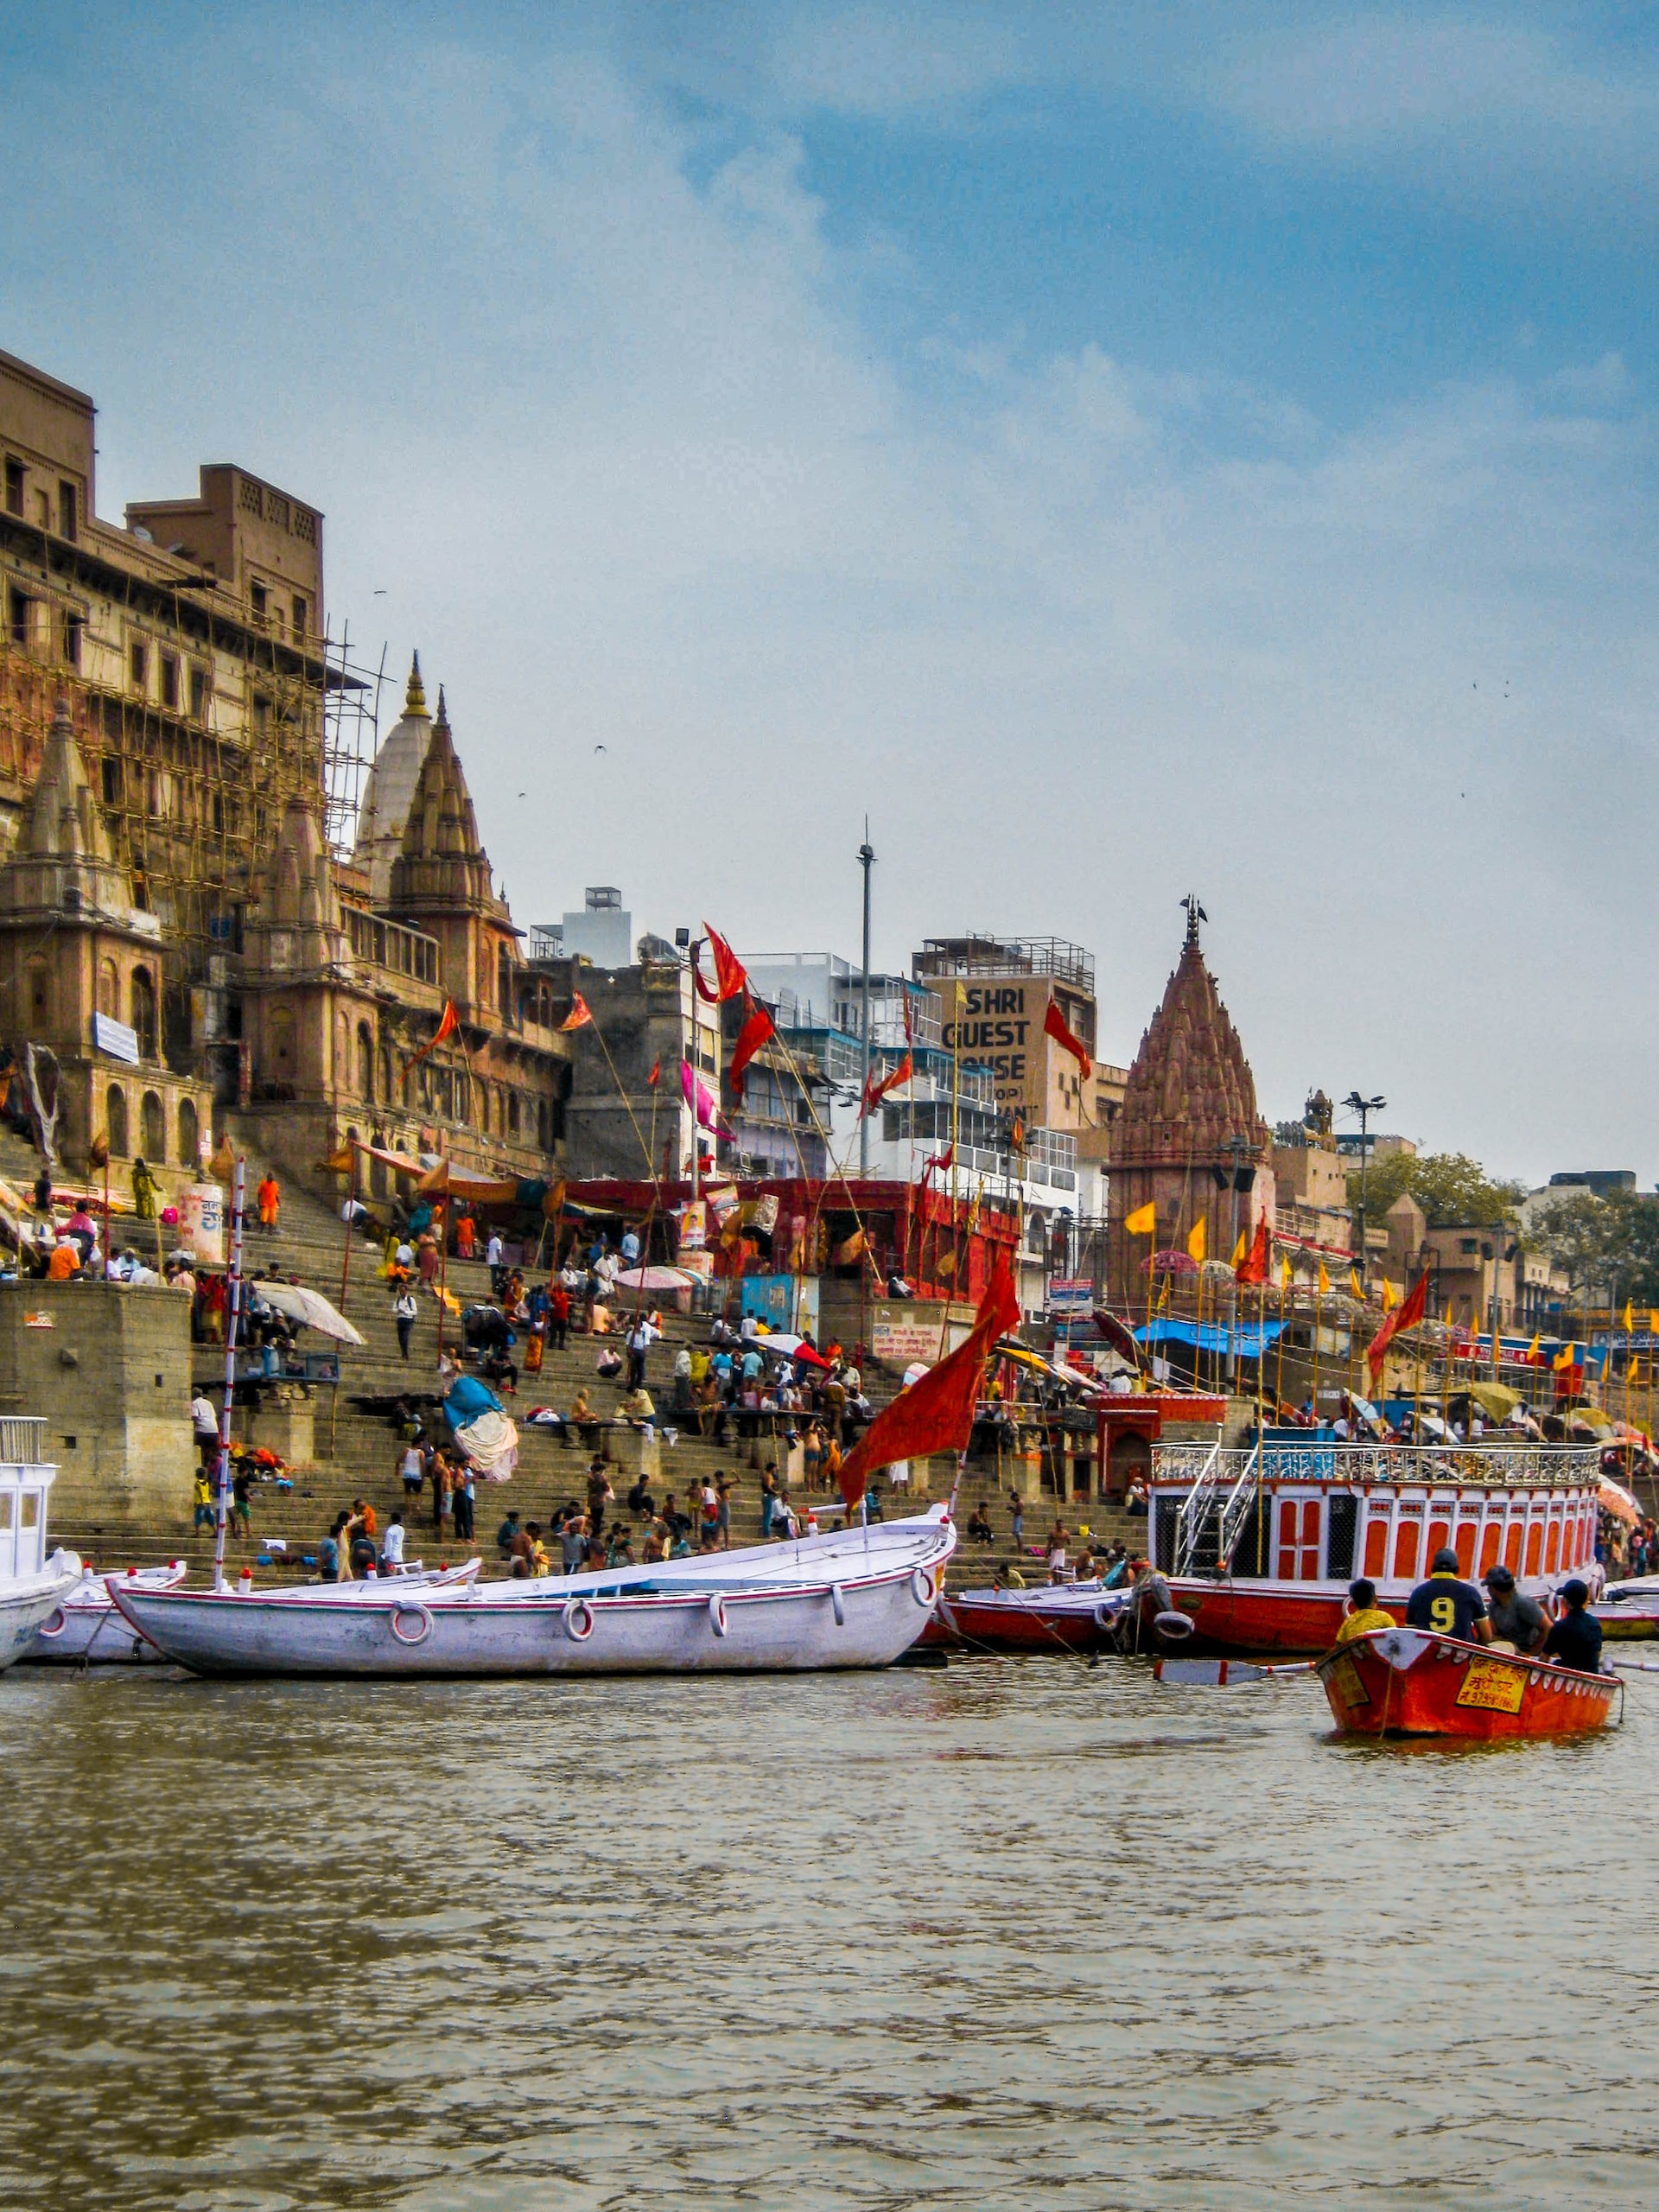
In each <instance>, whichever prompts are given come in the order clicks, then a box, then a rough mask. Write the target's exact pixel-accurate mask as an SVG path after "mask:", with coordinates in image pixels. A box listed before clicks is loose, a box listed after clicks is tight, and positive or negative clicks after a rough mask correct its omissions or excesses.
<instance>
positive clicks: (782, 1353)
mask: <svg viewBox="0 0 1659 2212" xmlns="http://www.w3.org/2000/svg"><path fill="white" fill-rule="evenodd" d="M760 1349H761V1351H771V1352H776V1353H777V1355H778V1357H779V1359H793V1360H804V1362H805V1363H806V1364H807V1366H809V1367H823V1368H827V1367H828V1366H829V1361H828V1360H827V1359H826V1358H825V1357H824V1356H823V1353H822V1352H821V1351H818V1350H817V1347H816V1346H815V1345H812V1344H808V1342H807V1341H806V1338H804V1337H791V1336H788V1335H786V1334H785V1332H783V1331H782V1330H779V1329H774V1330H773V1331H772V1334H771V1335H770V1336H768V1337H762V1338H760Z"/></svg>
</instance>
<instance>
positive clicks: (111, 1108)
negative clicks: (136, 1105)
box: [104, 1083, 127, 1160]
mask: <svg viewBox="0 0 1659 2212" xmlns="http://www.w3.org/2000/svg"><path fill="white" fill-rule="evenodd" d="M104 1129H105V1135H107V1137H108V1138H109V1140H110V1157H111V1159H112V1160H124V1159H125V1158H126V1156H127V1094H126V1092H125V1091H124V1090H122V1088H121V1086H120V1084H118V1083H112V1084H111V1085H110V1090H109V1096H107V1097H106V1098H105V1101H104Z"/></svg>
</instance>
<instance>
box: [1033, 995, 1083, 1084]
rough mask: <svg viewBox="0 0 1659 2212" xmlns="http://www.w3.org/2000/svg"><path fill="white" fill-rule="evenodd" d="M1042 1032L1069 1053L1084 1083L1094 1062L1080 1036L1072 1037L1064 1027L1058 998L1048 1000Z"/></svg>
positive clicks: (1063, 1016)
mask: <svg viewBox="0 0 1659 2212" xmlns="http://www.w3.org/2000/svg"><path fill="white" fill-rule="evenodd" d="M1043 1034H1044V1035H1045V1036H1046V1037H1052V1039H1054V1041H1055V1043H1056V1044H1057V1045H1058V1046H1062V1047H1063V1048H1064V1050H1065V1051H1066V1052H1070V1053H1071V1057H1072V1058H1073V1059H1074V1060H1075V1061H1076V1062H1077V1066H1078V1069H1079V1070H1080V1071H1081V1073H1082V1076H1083V1079H1084V1082H1085V1083H1086V1082H1087V1081H1088V1080H1089V1077H1090V1076H1091V1075H1092V1074H1093V1073H1094V1070H1095V1064H1094V1062H1093V1061H1092V1060H1091V1059H1090V1057H1089V1053H1088V1051H1087V1048H1086V1047H1085V1046H1084V1041H1083V1039H1082V1038H1081V1037H1074V1036H1073V1035H1072V1034H1071V1031H1070V1030H1069V1029H1068V1028H1067V1027H1066V1026H1065V1015H1064V1014H1062V1013H1061V1012H1060V1002H1059V1001H1058V999H1050V1001H1049V1002H1048V1012H1047V1013H1046V1014H1045V1015H1044V1016H1043Z"/></svg>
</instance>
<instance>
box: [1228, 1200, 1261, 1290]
mask: <svg viewBox="0 0 1659 2212" xmlns="http://www.w3.org/2000/svg"><path fill="white" fill-rule="evenodd" d="M1267 1279H1268V1217H1267V1216H1266V1214H1263V1215H1262V1218H1261V1220H1260V1221H1259V1222H1257V1224H1256V1225H1255V1241H1254V1242H1253V1243H1252V1244H1251V1246H1250V1249H1249V1251H1248V1252H1247V1253H1246V1254H1245V1255H1244V1257H1243V1259H1242V1260H1241V1261H1240V1262H1239V1263H1238V1265H1237V1267H1236V1268H1235V1269H1234V1271H1233V1281H1235V1282H1238V1283H1252V1282H1266V1281H1267Z"/></svg>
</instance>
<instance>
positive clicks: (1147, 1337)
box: [1135, 1321, 1285, 1359]
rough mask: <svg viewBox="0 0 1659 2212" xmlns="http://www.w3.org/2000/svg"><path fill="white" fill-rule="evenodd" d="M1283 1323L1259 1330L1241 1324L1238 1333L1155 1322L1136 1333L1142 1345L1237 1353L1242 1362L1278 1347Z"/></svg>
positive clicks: (1247, 1323) (1249, 1323)
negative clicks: (1267, 1348)
mask: <svg viewBox="0 0 1659 2212" xmlns="http://www.w3.org/2000/svg"><path fill="white" fill-rule="evenodd" d="M1284 1330H1285V1324H1284V1323H1283V1322H1282V1321H1269V1322H1268V1325H1267V1326H1266V1327H1265V1328H1259V1327H1258V1326H1257V1325H1256V1324H1255V1322H1254V1321H1241V1322H1240V1323H1239V1325H1238V1326H1237V1328H1236V1329H1232V1330H1228V1329H1217V1328H1215V1327H1213V1326H1212V1325H1211V1323H1209V1322H1208V1321H1206V1322H1205V1325H1204V1326H1203V1327H1202V1328H1198V1327H1197V1326H1196V1325H1194V1324H1193V1323H1192V1322H1191V1321H1154V1322H1153V1323H1152V1325H1151V1326H1150V1327H1148V1326H1147V1325H1146V1324H1145V1323H1143V1324H1142V1325H1141V1327H1140V1328H1138V1329H1137V1330H1136V1331H1135V1342H1136V1344H1185V1345H1186V1346H1187V1348H1188V1349H1189V1350H1190V1351H1219V1352H1224V1351H1236V1352H1237V1354H1238V1356H1239V1357H1240V1358H1241V1359H1255V1357H1257V1356H1258V1354H1259V1352H1260V1351H1261V1349H1262V1346H1263V1345H1265V1344H1276V1343H1277V1342H1278V1341H1279V1338H1281V1336H1282V1335H1283V1334H1284Z"/></svg>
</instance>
